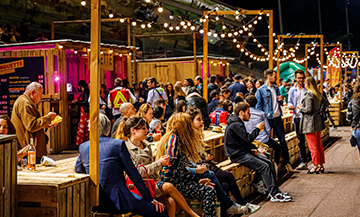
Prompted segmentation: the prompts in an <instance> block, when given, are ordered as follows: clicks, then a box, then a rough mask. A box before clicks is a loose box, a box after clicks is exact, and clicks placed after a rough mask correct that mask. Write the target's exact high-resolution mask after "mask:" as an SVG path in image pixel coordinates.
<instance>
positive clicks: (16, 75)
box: [0, 57, 45, 116]
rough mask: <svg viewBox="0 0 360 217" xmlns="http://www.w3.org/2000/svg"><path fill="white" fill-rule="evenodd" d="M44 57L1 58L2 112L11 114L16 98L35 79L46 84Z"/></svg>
mask: <svg viewBox="0 0 360 217" xmlns="http://www.w3.org/2000/svg"><path fill="white" fill-rule="evenodd" d="M44 72H45V71H44V57H26V58H4V59H0V114H7V115H9V116H10V115H11V111H12V108H13V105H14V103H15V100H16V99H17V98H18V97H19V96H21V95H22V94H23V93H24V92H25V88H26V86H27V85H28V84H30V83H31V82H33V81H36V82H39V83H40V84H42V85H44Z"/></svg>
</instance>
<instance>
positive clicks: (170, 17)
mask: <svg viewBox="0 0 360 217" xmlns="http://www.w3.org/2000/svg"><path fill="white" fill-rule="evenodd" d="M169 19H170V20H173V19H174V12H173V11H171V12H170V15H169Z"/></svg>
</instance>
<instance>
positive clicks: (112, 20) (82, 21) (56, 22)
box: [53, 18, 128, 24]
mask: <svg viewBox="0 0 360 217" xmlns="http://www.w3.org/2000/svg"><path fill="white" fill-rule="evenodd" d="M124 19H125V21H126V20H128V18H124ZM53 22H54V24H70V23H91V19H90V20H67V21H62V20H59V21H53ZM99 22H102V23H103V22H120V18H112V19H110V18H107V19H101V20H100V21H99Z"/></svg>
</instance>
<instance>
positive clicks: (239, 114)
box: [224, 102, 291, 202]
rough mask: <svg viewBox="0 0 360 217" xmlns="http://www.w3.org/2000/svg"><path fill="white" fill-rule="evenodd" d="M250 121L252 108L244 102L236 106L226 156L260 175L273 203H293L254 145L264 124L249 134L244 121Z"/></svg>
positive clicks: (229, 126) (227, 128) (230, 118)
mask: <svg viewBox="0 0 360 217" xmlns="http://www.w3.org/2000/svg"><path fill="white" fill-rule="evenodd" d="M249 119H250V106H249V105H248V104H246V103H244V102H240V103H238V104H236V106H235V109H234V114H232V115H231V116H230V117H229V119H228V122H227V124H228V126H227V127H226V130H225V137H224V146H225V155H226V156H227V157H230V159H231V161H232V162H236V163H240V164H241V165H243V166H246V167H248V168H250V169H253V170H255V171H256V172H257V173H259V174H260V175H261V177H262V179H263V180H264V182H265V186H266V188H267V189H268V191H269V195H270V198H271V201H272V202H288V201H291V197H290V196H289V195H288V194H286V193H282V192H281V191H280V189H279V187H278V185H277V184H276V181H275V177H274V175H273V173H272V172H271V169H270V165H269V162H267V161H266V160H264V159H262V158H260V157H258V156H257V153H258V150H257V147H256V146H255V145H253V144H252V142H253V141H254V140H255V138H256V137H257V136H258V135H259V133H260V130H264V127H265V124H264V122H261V123H259V124H257V125H256V128H255V130H254V131H253V132H252V133H251V134H249V133H247V131H246V128H245V124H244V121H249Z"/></svg>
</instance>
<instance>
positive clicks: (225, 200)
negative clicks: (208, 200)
mask: <svg viewBox="0 0 360 217" xmlns="http://www.w3.org/2000/svg"><path fill="white" fill-rule="evenodd" d="M196 176H197V177H199V178H200V179H203V178H209V179H211V182H212V183H214V184H215V186H214V188H215V190H216V196H217V198H218V200H219V201H220V206H221V207H224V208H225V210H226V209H228V208H230V207H231V206H232V205H234V201H233V200H231V199H230V197H229V196H228V195H227V194H226V193H225V191H224V190H223V188H222V187H221V184H220V182H219V180H218V179H217V178H216V176H215V174H214V172H213V171H206V172H205V173H203V174H196Z"/></svg>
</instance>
